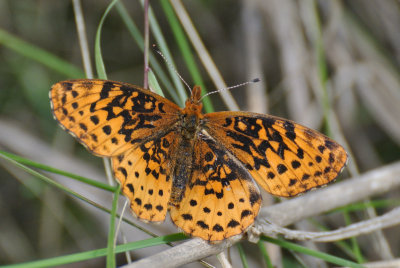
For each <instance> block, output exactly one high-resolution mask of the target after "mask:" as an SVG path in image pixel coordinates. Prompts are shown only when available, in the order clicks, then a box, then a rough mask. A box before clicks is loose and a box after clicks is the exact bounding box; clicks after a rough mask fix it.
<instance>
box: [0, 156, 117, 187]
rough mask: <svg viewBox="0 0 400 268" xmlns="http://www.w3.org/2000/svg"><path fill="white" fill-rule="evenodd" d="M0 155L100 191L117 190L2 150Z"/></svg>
mask: <svg viewBox="0 0 400 268" xmlns="http://www.w3.org/2000/svg"><path fill="white" fill-rule="evenodd" d="M0 154H2V155H4V156H7V157H9V158H11V159H13V160H15V161H17V162H19V163H21V164H24V165H27V166H31V167H35V168H40V169H41V170H44V171H48V172H51V173H54V174H59V175H63V176H66V177H69V178H71V179H74V180H77V181H80V182H83V183H86V184H88V185H91V186H94V187H97V188H100V189H103V190H106V191H110V192H112V191H115V189H116V187H115V186H110V185H108V184H105V183H102V182H100V181H96V180H92V179H89V178H86V177H82V176H79V175H76V174H73V173H70V172H67V171H63V170H60V169H57V168H53V167H50V166H47V165H44V164H41V163H37V162H34V161H32V160H30V159H26V158H23V157H21V156H18V155H15V154H12V153H8V152H5V151H2V150H0Z"/></svg>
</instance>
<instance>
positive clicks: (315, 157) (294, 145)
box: [204, 112, 347, 197]
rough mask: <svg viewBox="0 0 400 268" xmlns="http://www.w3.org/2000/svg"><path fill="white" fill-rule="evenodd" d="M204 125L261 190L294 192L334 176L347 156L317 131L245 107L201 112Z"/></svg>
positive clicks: (342, 149) (285, 195)
mask: <svg viewBox="0 0 400 268" xmlns="http://www.w3.org/2000/svg"><path fill="white" fill-rule="evenodd" d="M204 120H205V122H206V123H205V125H206V130H207V132H208V133H209V134H210V136H212V137H213V138H215V139H216V140H218V141H220V142H221V143H222V144H223V146H224V147H225V148H226V149H227V150H228V151H230V152H231V153H232V154H233V155H234V156H235V157H236V158H237V159H238V160H239V161H240V162H241V163H242V164H243V165H244V166H245V167H246V168H247V169H248V170H249V172H250V174H251V175H252V177H253V178H254V179H255V180H256V181H257V183H258V184H259V185H261V186H262V187H263V188H264V189H265V190H266V191H267V192H269V193H271V194H273V195H277V196H282V197H291V196H296V195H298V194H300V193H302V192H305V191H307V190H310V189H312V188H315V187H319V186H322V185H325V184H327V183H329V182H330V181H332V180H334V179H335V178H336V177H337V175H338V174H339V173H340V171H341V170H342V168H343V167H344V165H345V164H346V161H347V153H346V151H345V150H344V148H343V147H342V146H340V145H339V144H337V143H336V142H334V141H333V140H331V139H329V138H328V137H326V136H324V135H323V134H321V133H318V132H317V131H314V130H312V129H309V128H307V127H304V126H301V125H299V124H296V123H294V122H292V121H290V120H286V119H281V118H278V117H273V116H268V115H262V114H256V113H248V112H217V113H210V114H206V115H205V119H204Z"/></svg>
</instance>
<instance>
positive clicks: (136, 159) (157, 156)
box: [112, 130, 179, 221]
mask: <svg viewBox="0 0 400 268" xmlns="http://www.w3.org/2000/svg"><path fill="white" fill-rule="evenodd" d="M178 142H179V136H177V133H176V132H175V131H173V130H171V131H166V132H165V133H160V134H159V135H157V136H155V137H154V138H151V139H148V140H146V141H145V142H141V143H140V145H139V146H135V147H134V148H132V149H130V150H128V151H126V152H125V153H123V154H121V155H119V156H116V157H113V158H112V163H113V170H114V175H115V177H116V178H117V179H118V180H119V182H120V183H121V187H122V189H123V193H124V195H125V196H126V197H128V198H129V200H130V205H131V208H132V211H133V212H134V213H135V215H136V216H137V217H138V218H140V219H142V220H145V221H163V220H164V219H165V215H166V213H167V210H168V201H169V199H170V195H171V186H172V177H171V176H172V175H171V167H173V166H174V161H175V154H176V151H175V150H176V148H177V147H178V146H177V143H178Z"/></svg>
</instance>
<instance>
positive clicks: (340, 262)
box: [260, 236, 364, 268]
mask: <svg viewBox="0 0 400 268" xmlns="http://www.w3.org/2000/svg"><path fill="white" fill-rule="evenodd" d="M260 239H262V240H263V241H266V242H269V243H274V244H276V245H278V246H280V247H283V248H286V249H289V250H293V251H297V252H299V253H303V254H307V255H310V256H313V257H316V258H319V259H321V260H324V261H326V262H330V263H333V264H335V265H339V266H347V267H353V268H362V267H364V266H362V265H361V264H358V263H355V262H352V261H349V260H346V259H343V258H339V257H336V256H332V255H330V254H327V253H324V252H319V251H315V250H311V249H309V248H306V247H303V246H300V245H297V244H295V243H291V242H288V241H285V240H281V239H275V238H272V237H267V236H261V237H260Z"/></svg>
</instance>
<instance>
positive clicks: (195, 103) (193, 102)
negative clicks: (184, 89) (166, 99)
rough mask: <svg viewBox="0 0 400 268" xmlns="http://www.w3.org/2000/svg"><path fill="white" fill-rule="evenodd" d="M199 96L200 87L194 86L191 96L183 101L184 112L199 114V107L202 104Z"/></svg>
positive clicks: (200, 107)
mask: <svg viewBox="0 0 400 268" xmlns="http://www.w3.org/2000/svg"><path fill="white" fill-rule="evenodd" d="M200 98H201V87H200V86H194V87H193V90H192V94H191V96H190V97H189V98H188V99H187V101H186V102H185V109H184V110H185V113H186V114H193V115H197V116H199V115H200V114H201V109H202V108H203V104H202V103H201V102H200Z"/></svg>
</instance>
